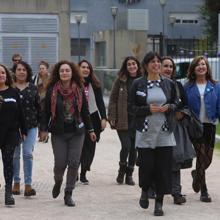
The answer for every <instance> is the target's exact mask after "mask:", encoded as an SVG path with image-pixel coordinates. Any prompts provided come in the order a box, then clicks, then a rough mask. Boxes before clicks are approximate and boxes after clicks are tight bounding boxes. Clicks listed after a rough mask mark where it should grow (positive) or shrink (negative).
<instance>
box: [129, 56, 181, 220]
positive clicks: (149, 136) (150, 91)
mask: <svg viewBox="0 0 220 220" xmlns="http://www.w3.org/2000/svg"><path fill="white" fill-rule="evenodd" d="M142 67H143V70H144V75H143V76H142V77H141V78H139V79H137V80H135V81H134V82H133V84H132V87H131V90H130V94H129V111H130V112H131V114H133V115H134V121H133V123H134V127H135V128H136V142H135V146H136V148H137V150H138V163H139V186H140V188H141V189H142V193H141V197H140V200H139V204H140V206H141V207H142V208H144V209H147V208H148V206H149V200H148V193H147V192H148V189H149V187H150V186H151V184H152V182H153V183H154V184H155V192H156V198H155V208H154V215H155V216H162V215H164V212H163V209H162V206H163V198H164V195H165V194H170V193H171V188H172V187H171V186H172V151H173V146H175V145H176V142H175V138H174V134H173V129H174V126H175V118H174V113H175V110H176V107H177V106H176V104H175V100H176V90H175V85H174V83H173V81H172V80H170V79H168V78H166V77H163V76H161V75H160V74H159V73H160V68H161V57H160V56H159V54H157V53H155V52H149V53H147V54H146V55H145V57H144V59H143V61H142Z"/></svg>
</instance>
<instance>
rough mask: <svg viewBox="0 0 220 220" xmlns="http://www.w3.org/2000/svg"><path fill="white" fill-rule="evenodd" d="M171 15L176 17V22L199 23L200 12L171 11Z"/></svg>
mask: <svg viewBox="0 0 220 220" xmlns="http://www.w3.org/2000/svg"><path fill="white" fill-rule="evenodd" d="M169 17H174V18H175V24H191V25H195V24H198V23H199V14H197V13H170V15H169Z"/></svg>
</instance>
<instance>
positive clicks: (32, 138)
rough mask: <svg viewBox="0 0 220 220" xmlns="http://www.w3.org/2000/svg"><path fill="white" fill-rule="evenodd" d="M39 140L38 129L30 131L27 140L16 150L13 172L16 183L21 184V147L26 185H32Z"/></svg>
mask: <svg viewBox="0 0 220 220" xmlns="http://www.w3.org/2000/svg"><path fill="white" fill-rule="evenodd" d="M36 138H37V127H36V128H31V129H29V130H28V133H27V137H26V139H25V140H24V141H23V142H22V143H21V145H19V146H17V147H16V148H15V152H14V158H13V172H14V182H15V183H20V180H21V179H20V154H21V147H22V151H23V169H24V183H25V185H31V183H32V167H33V150H34V145H35V142H36Z"/></svg>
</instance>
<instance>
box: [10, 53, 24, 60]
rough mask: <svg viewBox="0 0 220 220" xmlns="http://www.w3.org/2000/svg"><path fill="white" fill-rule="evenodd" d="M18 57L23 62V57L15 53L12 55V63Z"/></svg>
mask: <svg viewBox="0 0 220 220" xmlns="http://www.w3.org/2000/svg"><path fill="white" fill-rule="evenodd" d="M16 57H19V58H20V60H22V56H21V54H19V53H15V54H13V55H12V58H11V59H12V61H14V59H15V58H16Z"/></svg>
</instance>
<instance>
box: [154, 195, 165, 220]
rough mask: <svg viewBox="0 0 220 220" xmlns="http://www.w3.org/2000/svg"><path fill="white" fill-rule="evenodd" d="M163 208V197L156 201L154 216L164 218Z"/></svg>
mask: <svg viewBox="0 0 220 220" xmlns="http://www.w3.org/2000/svg"><path fill="white" fill-rule="evenodd" d="M162 207H163V197H161V198H156V199H155V206H154V215H155V216H163V215H164V212H163V209H162Z"/></svg>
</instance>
